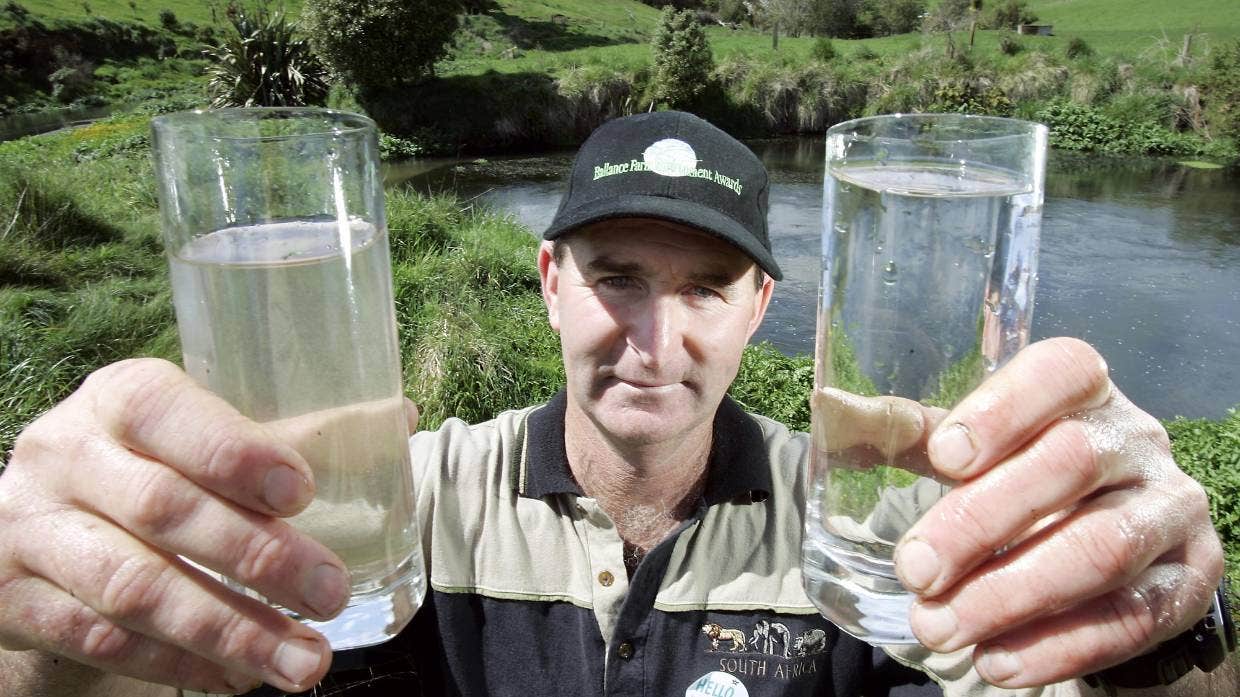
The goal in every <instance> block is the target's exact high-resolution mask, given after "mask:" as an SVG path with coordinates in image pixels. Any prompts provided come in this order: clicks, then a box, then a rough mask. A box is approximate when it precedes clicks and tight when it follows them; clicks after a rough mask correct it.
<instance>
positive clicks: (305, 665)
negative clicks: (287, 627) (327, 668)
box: [273, 639, 323, 686]
mask: <svg viewBox="0 0 1240 697" xmlns="http://www.w3.org/2000/svg"><path fill="white" fill-rule="evenodd" d="M322 657H323V652H322V649H321V648H320V647H319V644H318V643H317V642H313V641H310V640H308V639H289V640H288V641H286V642H284V643H283V644H280V648H278V649H276V655H275V657H274V659H273V663H274V664H275V669H276V672H277V673H279V674H280V677H282V678H284V679H285V680H287V681H289V682H291V683H293V684H294V685H297V686H303V685H304V684H305V683H306V682H308V681H309V680H310V676H311V675H313V674H314V673H315V671H317V670H318V669H319V663H320V662H321V661H322Z"/></svg>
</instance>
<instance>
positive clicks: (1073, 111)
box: [1035, 101, 1208, 155]
mask: <svg viewBox="0 0 1240 697" xmlns="http://www.w3.org/2000/svg"><path fill="white" fill-rule="evenodd" d="M1035 119H1036V120H1038V121H1041V122H1042V123H1045V124H1046V125H1047V126H1048V127H1050V131H1051V132H1050V138H1051V145H1054V146H1055V147H1057V148H1063V149H1065V150H1097V151H1101V152H1111V153H1131V154H1137V155H1195V154H1199V153H1203V152H1205V151H1206V150H1207V149H1208V148H1207V145H1206V143H1204V142H1203V141H1201V140H1200V139H1197V138H1194V137H1193V136H1191V135H1189V134H1185V133H1176V132H1174V131H1171V130H1169V129H1167V128H1165V127H1163V126H1161V125H1159V124H1157V123H1154V122H1152V121H1135V122H1133V121H1120V120H1118V119H1115V118H1113V117H1111V116H1108V115H1107V114H1106V113H1105V112H1103V111H1102V110H1101V109H1098V108H1095V107H1091V106H1086V105H1084V104H1077V103H1074V102H1069V101H1054V102H1051V103H1050V104H1048V105H1047V106H1046V107H1044V108H1043V109H1042V110H1040V111H1039V112H1037V114H1036V115H1035Z"/></svg>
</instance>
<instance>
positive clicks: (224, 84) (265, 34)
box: [204, 0, 327, 108]
mask: <svg viewBox="0 0 1240 697" xmlns="http://www.w3.org/2000/svg"><path fill="white" fill-rule="evenodd" d="M227 17H228V23H229V25H230V26H231V27H232V31H230V32H228V33H227V34H226V35H225V36H224V38H223V40H222V41H221V42H220V44H219V45H217V46H215V47H213V48H209V49H207V50H206V51H204V53H205V54H206V56H207V57H208V58H211V59H212V60H213V61H214V64H213V65H212V66H211V67H210V68H208V69H207V76H208V78H209V82H208V84H207V89H208V90H209V92H210V93H211V106H213V107H217V108H218V107H226V106H247V107H248V106H304V105H307V104H322V103H323V100H324V99H325V98H326V97H327V82H326V77H327V73H326V70H325V69H324V68H323V65H322V64H321V63H319V61H318V59H317V58H315V57H314V56H313V55H312V54H311V53H310V44H309V43H308V42H307V41H306V40H305V39H303V38H301V37H298V36H296V35H294V33H293V27H292V25H290V24H289V23H288V22H287V21H286V20H285V17H284V13H283V11H281V10H275V11H274V12H273V11H271V10H270V9H268V7H267V4H266V0H259V1H258V2H256V4H255V5H254V7H253V8H250V9H246V8H244V7H242V6H240V5H229V7H228V11H227Z"/></svg>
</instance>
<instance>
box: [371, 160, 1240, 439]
mask: <svg viewBox="0 0 1240 697" xmlns="http://www.w3.org/2000/svg"><path fill="white" fill-rule="evenodd" d="M750 146H751V147H752V148H753V149H754V151H755V152H757V153H758V155H759V156H760V157H762V159H763V161H764V162H765V163H766V166H767V168H768V169H770V171H771V179H772V186H771V196H770V202H771V217H770V224H771V236H772V246H773V247H774V252H775V256H776V258H778V259H779V261H780V266H781V267H783V270H784V273H785V280H784V282H782V283H780V284H778V285H777V286H776V290H775V297H774V299H773V300H772V303H771V309H770V311H769V313H768V314H767V319H766V322H765V323H764V324H763V326H762V328H761V329H760V330H759V331H758V333H757V335H756V336H755V339H756V340H768V341H770V342H772V343H773V344H775V345H776V346H778V347H779V348H780V349H781V350H783V351H785V352H787V353H809V352H811V351H812V350H813V342H814V312H815V308H816V306H817V293H818V284H819V275H820V264H819V255H820V254H821V245H820V241H819V225H820V215H821V202H822V173H823V170H822V152H823V141H822V140H821V139H817V138H801V139H788V140H778V141H760V142H753V143H750ZM571 160H572V153H571V152H563V153H556V154H553V155H549V156H543V157H519V158H498V159H492V160H485V161H437V162H423V163H418V164H415V165H413V166H412V167H413V168H415V169H420V170H421V171H415V172H411V173H410V174H402V173H401V172H399V171H391V172H389V177H388V178H389V181H400V180H405V179H407V178H408V177H410V176H412V175H413V174H416V176H412V178H408V179H407V182H406V185H407V186H413V187H416V188H417V189H418V190H420V191H432V192H434V191H448V190H455V191H456V192H457V193H458V194H459V195H460V196H461V197H462V198H466V199H469V198H475V197H476V199H477V200H478V201H480V202H484V203H485V204H487V205H490V206H492V207H494V208H495V209H497V210H500V211H505V212H508V213H510V214H511V215H512V216H513V217H514V218H515V219H516V220H517V221H519V222H521V223H523V224H525V225H527V226H529V227H530V228H531V229H532V230H534V231H536V232H539V231H541V230H542V229H543V228H545V227H546V226H547V224H548V223H549V222H550V221H551V218H552V216H553V215H554V214H555V208H556V206H557V205H558V203H559V199H560V196H561V195H562V193H563V191H564V187H563V184H562V179H563V177H564V176H565V174H566V173H567V171H568V167H569V165H570V164H571ZM1040 271H1041V272H1040V275H1039V282H1038V292H1037V308H1036V311H1035V313H1034V323H1033V338H1034V339H1038V338H1042V337H1047V336H1059V335H1067V336H1077V337H1081V338H1083V339H1085V340H1087V341H1089V342H1090V343H1092V344H1094V346H1096V347H1097V348H1098V349H1099V350H1100V351H1101V352H1102V354H1103V355H1104V356H1106V358H1107V361H1108V363H1109V364H1110V366H1111V371H1112V374H1113V376H1114V378H1115V381H1116V383H1117V384H1118V385H1119V386H1120V389H1122V390H1123V391H1124V392H1125V393H1126V394H1127V395H1128V396H1129V397H1130V398H1131V399H1132V400H1133V401H1134V402H1136V403H1137V404H1139V405H1140V406H1142V407H1143V408H1145V409H1147V410H1149V411H1151V412H1152V413H1154V414H1155V415H1156V416H1159V417H1163V418H1167V417H1171V416H1174V415H1177V414H1180V415H1184V416H1190V417H1195V416H1208V417H1211V418H1218V417H1220V416H1222V415H1223V413H1224V412H1225V411H1226V409H1227V408H1228V407H1231V406H1234V405H1235V404H1237V403H1240V352H1238V351H1237V350H1236V349H1237V347H1240V169H1237V168H1234V167H1233V168H1230V169H1222V170H1194V169H1190V168H1187V167H1184V166H1181V165H1179V164H1176V163H1175V162H1172V161H1168V160H1148V159H1141V160H1116V159H1108V158H1101V157H1096V156H1089V155H1080V154H1074V153H1061V152H1055V153H1053V155H1052V157H1051V161H1050V169H1049V172H1048V173H1047V203H1046V210H1045V214H1044V220H1043V226H1042V252H1041V270H1040Z"/></svg>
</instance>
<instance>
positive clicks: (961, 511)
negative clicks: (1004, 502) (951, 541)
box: [945, 497, 998, 553]
mask: <svg viewBox="0 0 1240 697" xmlns="http://www.w3.org/2000/svg"><path fill="white" fill-rule="evenodd" d="M970 498H971V497H970ZM981 503H983V502H977V501H973V500H969V498H965V499H963V500H961V501H960V502H959V504H958V505H956V506H953V507H952V509H951V512H950V513H948V514H947V515H946V517H947V518H948V520H946V521H945V522H946V523H947V524H948V529H949V530H951V531H952V535H953V536H954V537H955V538H956V539H957V540H958V542H957V543H956V544H960V543H963V546H965V547H967V548H969V549H974V550H981V551H982V553H990V552H993V551H994V547H995V545H996V544H998V543H997V538H996V531H995V530H994V526H995V523H996V519H995V518H993V517H992V516H989V515H986V511H987V510H988V509H987V508H986V506H984V505H980V504H981Z"/></svg>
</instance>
